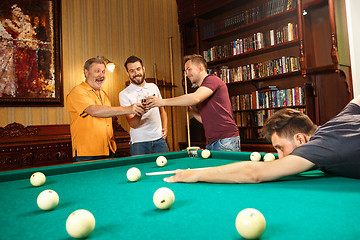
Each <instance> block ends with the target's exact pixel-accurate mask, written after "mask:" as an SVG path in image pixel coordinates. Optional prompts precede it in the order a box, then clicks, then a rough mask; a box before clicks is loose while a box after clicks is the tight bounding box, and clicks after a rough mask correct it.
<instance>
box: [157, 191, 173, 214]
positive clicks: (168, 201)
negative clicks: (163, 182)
mask: <svg viewBox="0 0 360 240" xmlns="http://www.w3.org/2000/svg"><path fill="white" fill-rule="evenodd" d="M174 201H175V195H174V192H173V191H171V189H169V188H167V187H162V188H159V189H158V190H156V191H155V193H154V196H153V202H154V204H155V206H156V207H157V208H159V209H169V208H170V207H171V206H172V205H173V203H174Z"/></svg>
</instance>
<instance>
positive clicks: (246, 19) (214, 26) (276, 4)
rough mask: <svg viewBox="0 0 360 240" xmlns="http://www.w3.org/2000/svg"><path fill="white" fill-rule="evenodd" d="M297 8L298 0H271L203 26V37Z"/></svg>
mask: <svg viewBox="0 0 360 240" xmlns="http://www.w3.org/2000/svg"><path fill="white" fill-rule="evenodd" d="M292 8H296V0H269V1H267V2H265V3H263V4H261V5H258V6H256V7H253V8H250V9H246V10H242V11H239V12H237V13H235V14H234V15H230V16H228V17H226V18H224V19H221V20H218V21H216V22H213V23H210V24H207V25H204V26H203V37H204V38H207V37H211V36H213V35H216V34H218V33H221V32H225V31H228V30H231V29H234V28H237V27H240V26H243V25H246V24H250V23H254V22H257V21H260V20H262V19H264V18H267V17H270V16H273V15H276V14H279V13H282V12H284V11H287V10H290V9H292Z"/></svg>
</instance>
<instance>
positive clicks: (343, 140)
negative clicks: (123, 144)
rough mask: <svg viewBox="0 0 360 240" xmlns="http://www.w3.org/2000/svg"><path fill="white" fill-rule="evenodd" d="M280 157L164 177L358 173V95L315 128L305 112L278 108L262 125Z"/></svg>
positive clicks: (241, 179) (226, 179) (255, 178)
mask: <svg viewBox="0 0 360 240" xmlns="http://www.w3.org/2000/svg"><path fill="white" fill-rule="evenodd" d="M262 131H263V133H264V134H265V136H266V138H267V139H269V140H271V142H272V145H273V146H274V148H275V149H276V151H277V153H278V156H279V159H278V160H276V161H272V162H253V161H243V162H236V163H232V164H228V165H223V166H218V167H212V168H207V169H202V170H176V173H175V175H174V176H171V177H168V178H165V179H164V181H165V182H214V183H260V182H266V181H272V180H275V179H278V178H281V177H284V176H288V175H294V174H297V173H301V172H304V171H307V170H311V169H313V168H319V169H320V170H322V171H324V172H326V173H330V174H334V175H338V176H343V177H349V178H360V96H358V97H356V98H355V99H353V100H352V101H351V102H350V103H349V104H348V105H347V106H346V107H345V108H344V109H343V110H342V111H341V112H340V113H339V114H338V115H337V116H335V117H334V118H332V119H331V120H329V121H328V122H327V123H325V124H324V125H322V126H320V127H317V126H316V125H315V124H314V123H313V122H312V121H311V120H310V118H308V117H307V116H306V115H305V114H303V113H301V112H299V111H296V110H294V109H288V108H286V109H282V110H280V111H278V112H276V113H275V114H274V115H273V116H272V117H271V118H269V119H268V120H267V122H266V123H265V125H264V127H263V129H262Z"/></svg>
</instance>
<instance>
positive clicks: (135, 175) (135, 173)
mask: <svg viewBox="0 0 360 240" xmlns="http://www.w3.org/2000/svg"><path fill="white" fill-rule="evenodd" d="M126 177H127V179H128V180H129V181H131V182H136V181H137V180H139V178H140V177H141V172H140V170H139V169H138V168H136V167H132V168H129V170H128V171H127V172H126Z"/></svg>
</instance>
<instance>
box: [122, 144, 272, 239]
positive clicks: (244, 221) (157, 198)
mask: <svg viewBox="0 0 360 240" xmlns="http://www.w3.org/2000/svg"><path fill="white" fill-rule="evenodd" d="M210 156H211V152H210V151H209V150H207V149H205V150H203V151H202V152H201V157H202V158H209V157H210ZM254 157H255V158H254ZM250 158H251V160H252V161H260V160H261V154H260V153H258V152H254V153H252V154H251V157H250ZM272 160H275V156H274V155H273V154H272V153H269V154H266V155H265V156H264V161H272ZM166 163H167V159H166V157H164V156H159V157H158V158H157V159H156V164H157V165H158V166H159V167H163V166H165V165H166ZM126 177H127V179H128V180H129V181H131V182H136V181H138V180H139V179H140V177H141V171H140V170H139V169H138V168H136V167H132V168H130V169H129V170H128V171H127V173H126ZM174 201H175V195H174V193H173V191H172V190H171V189H169V188H166V187H162V188H159V189H158V190H156V191H155V193H154V196H153V202H154V205H155V206H156V207H157V208H159V209H169V208H170V207H171V206H172V205H173V203H174ZM235 227H236V230H237V231H238V233H239V234H240V235H241V236H242V237H243V238H246V239H258V238H259V237H260V236H261V235H262V234H263V233H264V231H265V227H266V221H265V217H264V215H263V214H262V213H261V212H260V211H259V210H257V209H254V208H245V209H243V210H242V211H240V212H239V214H238V215H237V217H236V220H235Z"/></svg>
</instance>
